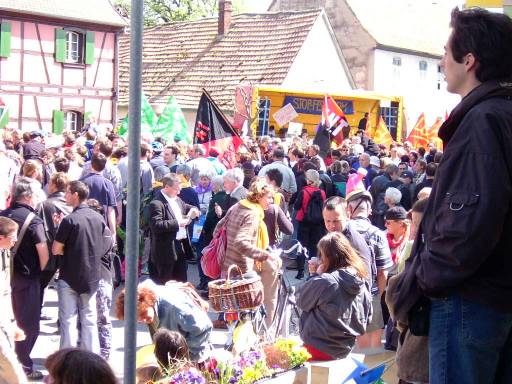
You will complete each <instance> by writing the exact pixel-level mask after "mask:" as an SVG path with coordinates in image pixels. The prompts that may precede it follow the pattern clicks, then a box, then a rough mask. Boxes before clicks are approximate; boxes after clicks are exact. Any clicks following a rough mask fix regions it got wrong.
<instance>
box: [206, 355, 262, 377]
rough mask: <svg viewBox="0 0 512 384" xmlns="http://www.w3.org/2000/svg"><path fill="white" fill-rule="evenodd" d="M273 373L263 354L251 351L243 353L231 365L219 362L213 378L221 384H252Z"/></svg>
mask: <svg viewBox="0 0 512 384" xmlns="http://www.w3.org/2000/svg"><path fill="white" fill-rule="evenodd" d="M271 374H272V371H271V370H270V369H269V368H268V366H267V364H266V363H265V360H264V359H263V358H262V355H261V353H259V352H257V351H251V352H248V353H242V354H241V355H240V356H239V357H238V358H237V359H235V360H233V361H232V362H230V363H226V362H219V363H218V365H217V368H215V369H214V372H213V376H214V377H213V378H212V379H214V380H217V382H218V383H219V384H235V383H237V384H252V383H254V382H255V381H257V380H259V379H261V378H263V377H265V376H270V375H271Z"/></svg>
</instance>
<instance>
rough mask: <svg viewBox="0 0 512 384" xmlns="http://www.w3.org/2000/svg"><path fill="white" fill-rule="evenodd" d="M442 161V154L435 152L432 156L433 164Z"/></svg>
mask: <svg viewBox="0 0 512 384" xmlns="http://www.w3.org/2000/svg"><path fill="white" fill-rule="evenodd" d="M441 160H443V152H441V151H437V152H436V154H435V155H434V163H436V164H439V163H440V162H441Z"/></svg>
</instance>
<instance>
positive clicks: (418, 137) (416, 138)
mask: <svg viewBox="0 0 512 384" xmlns="http://www.w3.org/2000/svg"><path fill="white" fill-rule="evenodd" d="M407 141H408V142H410V143H411V144H412V146H413V147H414V148H418V147H423V148H427V147H428V132H427V128H426V125H425V114H424V113H422V114H421V115H420V117H418V121H417V122H416V125H415V126H414V128H413V129H412V131H411V133H409V136H408V137H407Z"/></svg>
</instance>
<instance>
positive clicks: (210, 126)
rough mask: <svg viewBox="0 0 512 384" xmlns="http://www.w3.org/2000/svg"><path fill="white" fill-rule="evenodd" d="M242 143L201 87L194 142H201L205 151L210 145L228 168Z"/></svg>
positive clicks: (231, 165) (232, 163)
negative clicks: (201, 92)
mask: <svg viewBox="0 0 512 384" xmlns="http://www.w3.org/2000/svg"><path fill="white" fill-rule="evenodd" d="M242 143H243V141H242V139H241V137H240V136H239V135H238V133H237V132H236V131H235V129H234V128H233V126H232V125H231V123H230V122H229V121H228V119H227V118H226V116H225V115H224V113H222V111H221V110H220V108H219V107H218V106H217V104H215V102H214V101H213V99H212V98H211V96H210V94H209V93H208V92H206V90H205V89H203V94H202V95H201V99H200V100H199V107H198V108H197V115H196V125H195V127H194V144H203V145H204V146H205V148H206V151H207V152H209V150H210V148H211V147H215V149H216V150H217V151H218V152H219V160H221V161H222V163H224V165H225V166H226V167H228V168H233V167H234V166H235V165H236V159H235V153H236V151H237V149H238V147H239V146H240V145H241V144H242Z"/></svg>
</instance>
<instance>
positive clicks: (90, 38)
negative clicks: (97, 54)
mask: <svg viewBox="0 0 512 384" xmlns="http://www.w3.org/2000/svg"><path fill="white" fill-rule="evenodd" d="M94 46H95V34H94V32H90V31H87V32H86V33H85V64H92V63H94Z"/></svg>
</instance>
